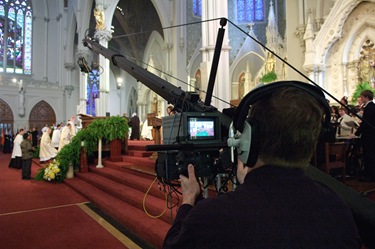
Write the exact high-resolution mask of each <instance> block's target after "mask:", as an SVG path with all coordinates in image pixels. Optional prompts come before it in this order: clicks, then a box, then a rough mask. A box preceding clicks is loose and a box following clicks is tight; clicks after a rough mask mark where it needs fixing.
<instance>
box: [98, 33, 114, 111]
mask: <svg viewBox="0 0 375 249" xmlns="http://www.w3.org/2000/svg"><path fill="white" fill-rule="evenodd" d="M95 38H96V39H98V41H99V43H100V45H102V46H103V47H107V46H108V41H109V40H111V38H112V34H111V31H109V30H101V31H97V32H96V33H95ZM99 65H100V67H102V68H103V73H102V74H101V75H100V76H99V77H100V78H99V79H100V84H99V101H98V106H97V112H96V113H97V116H105V114H106V112H107V110H108V95H109V73H110V68H109V60H107V59H106V58H105V57H104V56H103V55H99Z"/></svg>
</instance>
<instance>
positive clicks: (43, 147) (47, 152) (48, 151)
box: [39, 127, 57, 163]
mask: <svg viewBox="0 0 375 249" xmlns="http://www.w3.org/2000/svg"><path fill="white" fill-rule="evenodd" d="M50 134H51V128H49V127H48V128H47V129H46V131H45V132H44V133H43V135H42V139H41V140H40V151H39V159H40V163H44V162H46V161H48V160H50V159H53V158H54V157H55V156H56V155H57V150H56V149H55V148H54V147H53V146H52V144H51V137H50Z"/></svg>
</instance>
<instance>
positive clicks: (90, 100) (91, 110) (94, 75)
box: [86, 69, 100, 116]
mask: <svg viewBox="0 0 375 249" xmlns="http://www.w3.org/2000/svg"><path fill="white" fill-rule="evenodd" d="M99 76H100V73H99V69H92V71H91V72H90V73H89V74H88V76H87V95H86V99H87V100H86V114H90V115H92V116H96V106H95V99H97V98H99V82H100V80H99Z"/></svg>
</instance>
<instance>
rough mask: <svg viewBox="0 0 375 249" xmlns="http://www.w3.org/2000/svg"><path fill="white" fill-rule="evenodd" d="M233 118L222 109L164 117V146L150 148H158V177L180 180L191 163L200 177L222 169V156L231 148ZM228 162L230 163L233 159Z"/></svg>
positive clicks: (151, 148) (156, 168) (156, 167)
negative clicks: (227, 140) (229, 142)
mask: <svg viewBox="0 0 375 249" xmlns="http://www.w3.org/2000/svg"><path fill="white" fill-rule="evenodd" d="M229 121H230V119H229V118H228V119H227V118H226V117H224V116H223V114H222V113H219V112H183V113H177V114H175V115H173V116H167V117H163V118H162V123H163V145H158V146H157V145H155V146H148V148H149V150H155V151H158V160H157V162H156V165H155V171H156V174H157V176H158V178H163V179H166V180H168V181H172V180H177V179H178V178H179V175H180V174H183V175H187V166H188V165H189V164H193V165H194V167H195V172H196V175H197V177H209V176H212V175H215V174H216V173H217V172H220V171H222V170H223V169H222V165H224V163H222V161H221V159H220V158H221V157H222V154H223V148H224V147H227V144H226V139H227V136H228V128H227V127H228V123H229ZM224 151H225V153H229V152H228V151H227V150H224ZM226 158H227V157H226ZM225 164H227V165H228V166H229V165H230V162H226V163H225Z"/></svg>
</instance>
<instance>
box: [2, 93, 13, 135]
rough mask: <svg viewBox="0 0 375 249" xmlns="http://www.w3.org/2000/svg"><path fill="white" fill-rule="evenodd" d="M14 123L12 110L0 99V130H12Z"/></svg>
mask: <svg viewBox="0 0 375 249" xmlns="http://www.w3.org/2000/svg"><path fill="white" fill-rule="evenodd" d="M13 124H14V115H13V111H12V109H11V108H10V106H9V105H8V103H7V102H5V101H4V100H2V99H0V131H1V130H2V129H5V130H12V129H13Z"/></svg>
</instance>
